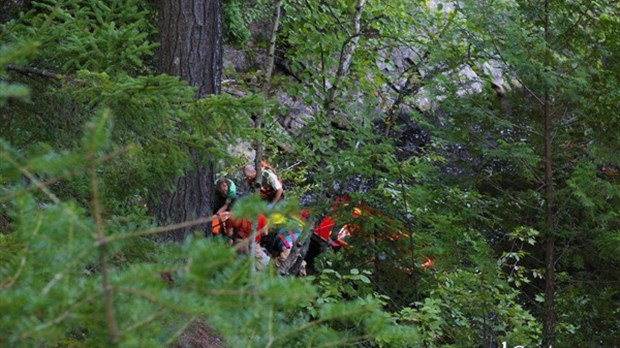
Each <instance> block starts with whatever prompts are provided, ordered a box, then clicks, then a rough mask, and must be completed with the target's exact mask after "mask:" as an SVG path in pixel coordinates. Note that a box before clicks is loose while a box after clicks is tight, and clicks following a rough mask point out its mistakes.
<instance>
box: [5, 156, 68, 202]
mask: <svg viewBox="0 0 620 348" xmlns="http://www.w3.org/2000/svg"><path fill="white" fill-rule="evenodd" d="M0 155H1V156H2V157H3V158H4V159H6V160H7V161H8V162H9V163H11V164H12V165H13V166H15V168H17V169H18V170H19V171H20V172H21V173H22V174H24V175H25V176H26V177H27V178H28V179H30V180H31V181H32V182H34V183H35V185H36V186H37V187H38V188H39V189H40V190H41V191H43V192H44V193H45V194H46V195H47V196H48V197H49V198H50V199H51V200H52V202H54V203H56V204H60V199H58V197H56V195H55V194H54V193H52V191H50V190H49V188H48V187H47V186H45V184H43V183H42V182H41V181H39V180H38V179H37V178H36V177H35V176H34V174H32V173H31V172H30V171H29V170H28V169H26V167H22V166H21V165H20V164H19V163H18V162H17V161H16V160H15V159H13V157H11V156H10V155H9V154H8V153H7V152H4V151H3V152H2V153H1V154H0Z"/></svg>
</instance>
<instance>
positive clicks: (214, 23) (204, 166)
mask: <svg viewBox="0 0 620 348" xmlns="http://www.w3.org/2000/svg"><path fill="white" fill-rule="evenodd" d="M221 9H222V3H221V0H160V1H159V13H158V16H159V17H158V25H159V35H160V43H161V46H160V48H159V66H160V70H161V72H163V73H166V74H169V75H176V76H179V77H181V78H182V79H184V80H187V81H188V83H189V84H190V85H191V86H195V87H196V98H202V97H204V96H206V95H208V94H219V93H220V86H221V74H222V41H221V40H222V23H221ZM190 152H191V155H192V158H193V161H194V167H193V168H191V169H186V170H185V176H183V177H181V178H178V179H176V182H175V186H176V188H175V190H174V191H173V192H167V193H165V194H164V196H163V198H162V203H161V205H160V206H159V207H158V211H157V212H156V216H157V219H158V221H159V223H160V224H171V223H179V222H184V221H189V220H193V219H197V218H201V217H205V216H209V215H211V214H212V208H213V207H212V205H213V196H214V193H215V183H214V181H215V174H214V165H213V160H210V161H208V163H199V160H198V157H199V156H198V155H197V153H196V152H195V151H194V150H190ZM200 228H201V229H203V230H204V231H205V234H206V235H207V236H210V235H211V225H210V224H207V225H205V226H201V227H200ZM190 232H191V231H190V229H189V228H185V229H181V230H178V231H174V232H172V233H171V234H169V235H167V236H166V237H167V239H173V240H182V239H183V238H185V237H186V236H187V235H188V234H190Z"/></svg>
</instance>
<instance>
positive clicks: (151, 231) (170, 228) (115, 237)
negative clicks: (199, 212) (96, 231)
mask: <svg viewBox="0 0 620 348" xmlns="http://www.w3.org/2000/svg"><path fill="white" fill-rule="evenodd" d="M211 221H213V216H211V217H204V218H199V219H195V220H191V221H185V222H180V223H178V224H173V225H168V226H161V227H155V228H149V229H147V230H140V231H134V232H128V233H123V234H117V235H113V236H109V237H105V238H104V239H101V240H97V242H96V243H95V246H100V245H103V244H107V243H110V242H115V241H119V240H123V239H128V238H134V237H141V236H148V235H152V234H158V233H164V232H170V231H174V230H178V229H182V228H186V227H192V226H198V225H203V224H205V223H208V222H211Z"/></svg>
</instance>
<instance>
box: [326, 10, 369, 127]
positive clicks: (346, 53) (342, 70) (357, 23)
mask: <svg viewBox="0 0 620 348" xmlns="http://www.w3.org/2000/svg"><path fill="white" fill-rule="evenodd" d="M365 4H366V0H358V1H357V3H356V4H355V15H354V17H353V34H352V35H351V36H350V37H349V38H347V40H345V42H344V43H343V44H342V49H341V51H340V60H339V63H338V70H337V71H336V76H335V78H334V83H333V85H332V87H331V88H330V89H329V91H328V93H327V99H326V100H325V114H326V115H327V118H328V119H330V118H331V116H332V114H333V113H334V100H335V99H336V93H338V88H340V83H341V81H342V79H343V78H344V77H345V76H346V75H347V74H348V72H349V68H350V67H351V60H352V59H353V54H354V53H355V49H356V48H357V42H358V41H359V39H360V34H361V31H362V29H361V28H362V24H361V23H362V13H363V10H364V5H365Z"/></svg>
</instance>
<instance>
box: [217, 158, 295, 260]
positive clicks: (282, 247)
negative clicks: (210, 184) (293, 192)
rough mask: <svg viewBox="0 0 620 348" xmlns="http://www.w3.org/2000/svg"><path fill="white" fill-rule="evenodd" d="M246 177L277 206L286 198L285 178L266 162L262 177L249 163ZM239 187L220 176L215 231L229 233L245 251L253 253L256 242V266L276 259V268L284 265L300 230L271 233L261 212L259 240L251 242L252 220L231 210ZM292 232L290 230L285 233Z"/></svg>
mask: <svg viewBox="0 0 620 348" xmlns="http://www.w3.org/2000/svg"><path fill="white" fill-rule="evenodd" d="M243 176H244V177H245V178H246V180H247V183H248V186H249V188H250V189H252V188H257V189H259V194H260V197H261V198H262V199H263V200H265V201H266V202H268V205H269V207H270V208H271V207H273V206H274V205H276V204H277V203H278V202H280V201H281V200H282V199H284V187H283V185H282V181H281V180H280V178H279V177H278V176H277V175H276V174H275V172H274V170H273V169H272V168H271V167H269V166H268V165H266V164H264V163H263V165H262V166H261V168H260V178H257V176H258V171H257V169H256V167H255V166H253V165H251V164H249V165H247V166H245V167H244V168H243ZM237 196H238V192H237V186H236V185H235V183H234V181H233V180H231V179H228V178H220V179H219V180H218V181H217V183H216V194H215V199H214V206H213V212H214V221H213V225H212V226H213V229H212V230H213V234H215V235H222V236H226V237H227V238H228V239H229V240H230V242H231V243H232V244H233V245H237V246H239V245H241V246H242V247H240V248H238V250H241V251H242V252H249V250H250V248H249V244H250V243H254V248H253V250H254V256H255V257H256V268H257V269H263V268H264V267H266V265H267V264H268V263H269V260H270V259H271V258H273V259H274V261H275V264H276V267H280V266H281V265H282V264H283V263H284V261H285V260H286V258H287V257H288V256H289V254H290V249H291V247H292V244H293V242H294V240H295V236H296V235H298V233H293V232H292V231H277V232H275V233H272V234H271V235H270V234H269V230H270V227H269V223H268V221H267V218H266V217H265V216H264V215H260V216H259V217H258V219H257V221H256V234H255V236H256V237H255V240H254V241H249V240H248V239H249V237H250V236H251V234H252V233H251V232H252V221H249V220H246V219H236V218H235V217H233V216H231V214H230V211H231V208H232V206H233V204H234V203H235V200H236V199H237ZM282 232H288V233H282Z"/></svg>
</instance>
